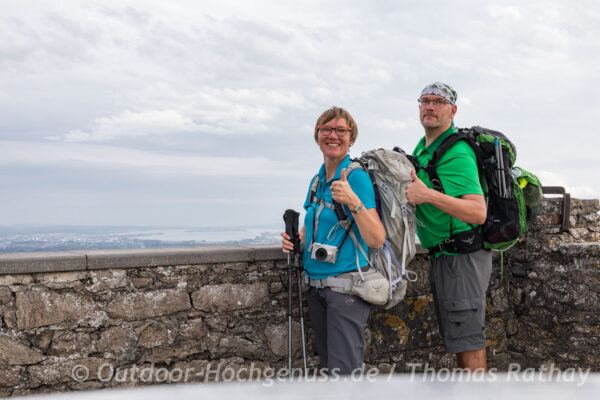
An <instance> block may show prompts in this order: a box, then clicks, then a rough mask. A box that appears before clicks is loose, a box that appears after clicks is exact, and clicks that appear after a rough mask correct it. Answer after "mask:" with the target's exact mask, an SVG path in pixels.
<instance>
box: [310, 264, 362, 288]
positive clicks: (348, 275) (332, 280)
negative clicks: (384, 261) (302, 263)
mask: <svg viewBox="0 0 600 400" xmlns="http://www.w3.org/2000/svg"><path fill="white" fill-rule="evenodd" d="M369 270H370V267H369V266H368V265H367V266H366V267H363V268H361V272H368V271H369ZM352 273H353V272H344V273H342V274H339V275H336V276H328V277H327V278H323V279H312V278H309V277H308V275H307V274H304V284H305V285H307V286H310V287H314V288H317V289H323V288H327V287H328V288H337V289H338V291H343V292H345V293H352V285H353V279H352Z"/></svg>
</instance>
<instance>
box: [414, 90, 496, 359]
mask: <svg viewBox="0 0 600 400" xmlns="http://www.w3.org/2000/svg"><path fill="white" fill-rule="evenodd" d="M456 97H457V95H456V92H455V91H454V90H453V89H452V88H451V87H450V86H449V85H447V84H444V83H440V82H436V83H433V84H431V85H429V86H427V87H425V89H423V91H422V92H421V97H420V98H419V114H420V120H421V125H422V126H423V128H424V129H425V136H424V137H423V138H422V139H421V140H420V142H419V143H418V144H417V147H416V148H415V150H414V152H413V156H415V157H416V158H417V160H418V162H419V166H421V167H424V166H426V165H427V164H428V162H429V160H430V159H431V157H432V155H433V152H434V150H435V149H436V148H437V147H438V146H439V145H440V144H441V143H442V142H443V141H444V139H446V138H447V137H448V136H450V135H453V134H455V133H456V132H457V130H456V128H455V127H454V122H453V118H454V115H455V114H456V110H457V107H456ZM437 174H438V176H439V180H440V183H441V188H442V191H439V188H438V190H434V189H433V185H432V184H431V182H430V179H429V175H428V173H427V172H426V171H425V170H423V169H421V168H418V171H417V172H416V173H415V171H413V172H412V178H413V182H412V183H410V184H409V185H408V186H407V189H406V195H407V198H408V201H409V202H410V203H411V204H415V205H416V206H417V211H416V215H417V218H418V219H419V221H421V222H422V223H423V226H420V225H417V235H418V236H419V240H420V241H421V245H422V246H423V247H424V248H427V249H429V253H430V266H429V282H430V284H431V288H432V292H433V298H434V304H435V312H436V316H437V320H438V324H439V326H440V332H441V334H442V336H443V337H444V344H445V346H446V351H447V352H448V353H455V354H456V358H457V362H458V365H459V367H461V368H467V369H469V370H471V371H475V370H481V369H483V370H484V371H485V370H487V362H486V353H485V309H486V291H487V288H488V283H489V279H490V275H491V269H492V256H491V253H490V252H489V251H487V250H484V249H483V248H482V246H479V245H477V246H476V248H473V246H454V245H453V244H455V243H459V242H460V241H461V240H463V239H464V238H465V237H468V238H469V239H468V240H467V239H464V240H467V241H468V242H469V243H471V244H472V243H473V238H475V239H477V240H476V241H475V242H476V243H481V240H480V239H479V238H480V236H479V235H478V233H477V226H478V225H480V224H483V223H484V221H485V218H486V212H487V209H486V203H485V199H484V197H483V191H482V189H481V185H480V183H479V174H478V170H477V162H476V158H475V153H474V152H473V149H471V147H470V146H469V145H468V144H467V143H466V142H464V141H462V140H459V141H457V142H456V143H455V144H454V145H452V146H451V147H450V148H449V149H448V150H446V152H445V153H444V154H443V155H442V156H441V158H440V160H439V162H438V165H437ZM464 240H463V241H464ZM465 250H466V251H465Z"/></svg>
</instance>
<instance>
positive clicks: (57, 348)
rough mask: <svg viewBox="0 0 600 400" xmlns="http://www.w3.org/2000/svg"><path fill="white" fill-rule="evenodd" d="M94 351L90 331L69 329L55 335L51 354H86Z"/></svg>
mask: <svg viewBox="0 0 600 400" xmlns="http://www.w3.org/2000/svg"><path fill="white" fill-rule="evenodd" d="M93 351H94V349H93V346H92V341H91V339H90V335H89V333H86V332H70V331H67V332H64V333H59V334H55V335H54V338H53V339H52V345H51V346H50V352H49V354H54V355H61V356H70V355H73V354H79V355H81V356H86V355H88V354H89V353H92V352H93Z"/></svg>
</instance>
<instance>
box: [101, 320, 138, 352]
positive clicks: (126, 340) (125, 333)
mask: <svg viewBox="0 0 600 400" xmlns="http://www.w3.org/2000/svg"><path fill="white" fill-rule="evenodd" d="M135 339H136V338H135V334H134V333H133V332H132V331H131V330H127V329H124V328H123V327H120V326H113V327H110V328H108V329H106V330H105V331H104V332H102V334H101V335H100V339H99V340H98V341H97V342H96V351H98V352H100V353H106V352H108V353H123V352H126V351H130V350H131V348H132V347H133V346H134V345H135Z"/></svg>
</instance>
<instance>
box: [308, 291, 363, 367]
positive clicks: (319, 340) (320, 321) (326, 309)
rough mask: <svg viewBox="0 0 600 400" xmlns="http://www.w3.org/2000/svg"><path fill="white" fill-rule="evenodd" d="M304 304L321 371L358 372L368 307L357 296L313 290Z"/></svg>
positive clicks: (361, 357) (361, 358) (360, 364)
mask: <svg viewBox="0 0 600 400" xmlns="http://www.w3.org/2000/svg"><path fill="white" fill-rule="evenodd" d="M306 301H307V303H308V312H309V313H310V319H311V324H312V328H313V331H314V333H315V342H316V345H317V352H318V353H319V359H320V360H321V367H322V368H327V369H329V371H330V373H332V374H333V373H335V374H337V375H349V374H351V373H352V371H353V370H354V369H356V368H361V367H362V363H363V355H364V332H365V328H366V327H367V320H368V318H369V311H370V310H371V305H370V304H369V303H367V302H366V301H364V300H363V299H361V298H360V297H358V296H354V295H351V294H345V293H337V292H334V291H332V290H331V289H330V288H314V287H311V288H310V290H309V291H308V293H307V295H306ZM334 368H335V370H334Z"/></svg>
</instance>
